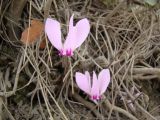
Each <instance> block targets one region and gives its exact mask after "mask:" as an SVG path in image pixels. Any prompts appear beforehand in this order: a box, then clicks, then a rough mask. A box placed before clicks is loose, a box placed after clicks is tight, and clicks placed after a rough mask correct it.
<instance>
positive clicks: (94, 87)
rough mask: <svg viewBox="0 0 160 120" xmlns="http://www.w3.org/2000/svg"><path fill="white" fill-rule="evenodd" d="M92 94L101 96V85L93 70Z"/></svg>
mask: <svg viewBox="0 0 160 120" xmlns="http://www.w3.org/2000/svg"><path fill="white" fill-rule="evenodd" d="M91 96H97V97H99V85H98V79H97V75H96V73H95V72H94V71H93V80H92V88H91Z"/></svg>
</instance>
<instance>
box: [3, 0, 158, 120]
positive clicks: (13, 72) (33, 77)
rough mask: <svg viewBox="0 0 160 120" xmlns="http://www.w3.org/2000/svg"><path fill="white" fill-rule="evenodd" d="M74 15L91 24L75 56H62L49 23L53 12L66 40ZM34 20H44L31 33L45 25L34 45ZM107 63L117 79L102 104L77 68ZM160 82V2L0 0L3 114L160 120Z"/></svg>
mask: <svg viewBox="0 0 160 120" xmlns="http://www.w3.org/2000/svg"><path fill="white" fill-rule="evenodd" d="M72 14H74V22H77V21H78V20H80V19H83V18H87V19H88V20H89V22H90V25H91V30H90V33H89V35H88V37H87V39H86V40H85V42H84V43H83V44H82V45H81V46H80V47H79V48H78V49H76V50H75V51H74V55H73V56H72V57H64V56H59V55H58V51H57V49H56V48H55V47H53V46H52V44H51V43H50V41H49V40H48V38H47V36H46V35H45V33H44V28H43V25H44V24H45V20H46V19H47V18H53V19H56V20H57V21H59V22H60V23H61V30H62V38H63V40H64V38H65V37H66V34H67V31H68V22H69V18H70V16H71V15H72ZM32 20H37V21H39V22H41V23H39V24H38V25H37V26H38V28H35V29H34V30H33V31H32V32H30V33H29V34H32V35H34V34H36V32H37V31H38V30H40V29H42V30H41V31H40V32H39V33H40V34H38V33H37V36H36V37H35V39H33V40H32V41H30V43H28V44H27V43H24V41H22V33H23V32H24V31H25V30H26V29H27V28H28V27H29V29H30V28H31V27H32V23H33V21H32ZM40 25H42V26H40ZM29 34H28V36H29ZM26 35H27V34H26ZM33 38H34V37H33ZM42 42H43V47H41V45H42ZM105 68H108V69H109V70H110V73H111V83H110V84H109V87H108V88H107V90H106V92H105V93H104V95H103V99H102V100H100V101H99V102H98V104H95V103H94V102H93V101H91V100H90V98H89V96H88V95H87V94H85V93H84V92H83V91H81V90H80V89H79V88H78V86H77V84H76V83H75V73H76V72H77V71H80V72H85V71H89V72H90V73H91V74H92V72H93V71H95V72H96V73H99V72H100V71H101V70H102V69H105ZM159 81H160V5H159V3H157V4H156V5H154V6H150V5H148V4H146V3H144V2H143V1H142V0H1V1H0V120H160V82H159Z"/></svg>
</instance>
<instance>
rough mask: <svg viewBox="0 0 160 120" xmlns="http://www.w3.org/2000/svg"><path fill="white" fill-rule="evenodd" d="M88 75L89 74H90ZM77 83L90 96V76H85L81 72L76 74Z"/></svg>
mask: <svg viewBox="0 0 160 120" xmlns="http://www.w3.org/2000/svg"><path fill="white" fill-rule="evenodd" d="M86 73H87V74H89V73H88V72H86ZM89 78H90V77H89ZM76 83H77V85H78V87H79V88H80V89H81V90H83V91H84V92H86V93H87V94H89V95H90V91H91V82H90V79H88V76H86V74H85V75H84V74H82V73H80V72H76Z"/></svg>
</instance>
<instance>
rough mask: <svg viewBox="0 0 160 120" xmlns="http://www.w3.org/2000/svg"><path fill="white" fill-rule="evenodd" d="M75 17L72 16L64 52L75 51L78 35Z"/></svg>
mask: <svg viewBox="0 0 160 120" xmlns="http://www.w3.org/2000/svg"><path fill="white" fill-rule="evenodd" d="M73 16H74V15H72V16H71V18H70V21H69V32H68V35H67V37H66V40H65V42H64V50H70V49H71V50H72V51H74V50H75V43H76V41H75V35H76V28H75V27H74V26H73Z"/></svg>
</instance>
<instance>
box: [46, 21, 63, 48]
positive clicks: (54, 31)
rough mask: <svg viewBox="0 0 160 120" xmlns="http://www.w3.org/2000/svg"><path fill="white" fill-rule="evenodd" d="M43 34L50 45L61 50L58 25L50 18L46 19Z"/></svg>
mask: <svg viewBox="0 0 160 120" xmlns="http://www.w3.org/2000/svg"><path fill="white" fill-rule="evenodd" d="M45 32H46V34H47V36H48V38H49V41H50V42H51V43H52V45H53V46H54V47H55V48H57V49H58V50H60V49H62V41H61V29H60V23H59V22H58V21H56V20H53V19H51V18H47V20H46V23H45Z"/></svg>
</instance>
